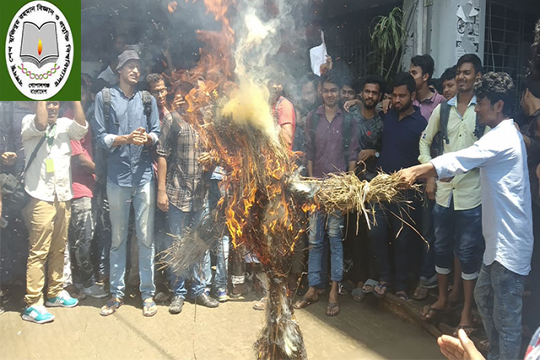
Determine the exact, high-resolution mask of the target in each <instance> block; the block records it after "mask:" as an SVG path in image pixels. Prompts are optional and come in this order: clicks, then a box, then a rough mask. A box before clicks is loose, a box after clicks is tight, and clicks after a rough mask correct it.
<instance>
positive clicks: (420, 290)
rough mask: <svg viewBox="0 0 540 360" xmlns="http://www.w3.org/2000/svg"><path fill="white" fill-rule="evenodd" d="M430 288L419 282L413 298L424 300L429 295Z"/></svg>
mask: <svg viewBox="0 0 540 360" xmlns="http://www.w3.org/2000/svg"><path fill="white" fill-rule="evenodd" d="M428 294H429V289H428V288H425V287H423V286H422V285H420V284H418V286H417V287H416V289H415V290H414V295H413V299H414V300H424V299H425V298H427V297H428Z"/></svg>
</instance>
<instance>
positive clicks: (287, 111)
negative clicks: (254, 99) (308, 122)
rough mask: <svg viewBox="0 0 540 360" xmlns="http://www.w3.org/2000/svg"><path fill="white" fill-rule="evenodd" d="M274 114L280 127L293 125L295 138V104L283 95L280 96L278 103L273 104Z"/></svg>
mask: <svg viewBox="0 0 540 360" xmlns="http://www.w3.org/2000/svg"><path fill="white" fill-rule="evenodd" d="M272 115H273V116H274V119H276V121H277V123H278V125H279V126H280V127H283V126H284V125H287V124H291V125H292V127H293V130H292V139H291V140H294V132H295V129H296V112H295V111H294V106H293V104H292V103H291V102H290V101H289V100H287V99H286V98H284V97H283V96H280V97H279V99H278V101H277V103H276V104H275V105H274V106H272ZM291 148H292V144H291Z"/></svg>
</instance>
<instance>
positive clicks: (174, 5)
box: [167, 1, 178, 14]
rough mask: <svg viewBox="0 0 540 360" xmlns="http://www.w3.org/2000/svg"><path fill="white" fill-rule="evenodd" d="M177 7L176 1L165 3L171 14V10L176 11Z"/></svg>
mask: <svg viewBox="0 0 540 360" xmlns="http://www.w3.org/2000/svg"><path fill="white" fill-rule="evenodd" d="M177 8H178V3H177V2H176V1H171V2H169V3H168V4H167V10H169V12H170V13H171V14H172V13H173V12H175V11H176V9H177Z"/></svg>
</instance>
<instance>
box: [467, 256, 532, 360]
mask: <svg viewBox="0 0 540 360" xmlns="http://www.w3.org/2000/svg"><path fill="white" fill-rule="evenodd" d="M524 287H525V276H522V275H518V274H516V273H514V272H512V271H510V270H508V269H506V268H505V267H504V266H502V265H501V264H499V263H498V262H497V261H495V262H493V263H492V264H491V265H485V264H484V265H482V269H481V270H480V276H479V277H478V281H477V283H476V287H475V289H474V299H475V300H476V304H477V305H478V312H479V313H480V316H481V317H482V322H483V324H484V328H485V330H486V334H487V337H488V340H489V342H490V344H491V347H490V349H489V352H488V360H495V359H505V360H506V359H508V360H511V359H518V357H519V350H520V348H521V308H522V305H523V301H522V294H523V289H524Z"/></svg>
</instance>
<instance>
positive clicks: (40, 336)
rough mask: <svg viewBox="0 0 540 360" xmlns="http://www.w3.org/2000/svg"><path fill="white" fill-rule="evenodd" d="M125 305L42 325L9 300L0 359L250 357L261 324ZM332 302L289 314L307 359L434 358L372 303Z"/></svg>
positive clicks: (79, 310) (434, 350)
mask: <svg viewBox="0 0 540 360" xmlns="http://www.w3.org/2000/svg"><path fill="white" fill-rule="evenodd" d="M129 300H130V301H128V304H126V305H125V306H123V307H121V308H120V309H119V310H118V312H117V313H116V314H114V315H112V316H110V317H102V316H100V315H99V308H100V307H101V305H103V304H104V303H105V300H95V299H89V300H84V301H83V302H82V303H81V305H80V306H78V307H76V308H73V309H58V308H53V309H52V310H51V312H52V313H53V314H54V315H55V316H56V320H55V321H54V322H53V323H51V324H46V325H36V324H32V323H28V322H24V321H22V320H21V318H20V313H19V312H17V309H18V308H19V303H16V304H14V303H13V302H15V300H11V306H7V309H6V312H5V313H4V314H2V315H0V359H2V360H3V359H54V360H62V359H115V360H123V359H144V360H150V359H196V360H206V359H250V360H252V359H255V355H254V352H253V350H252V345H253V343H254V342H255V339H256V337H257V334H258V333H259V330H260V329H261V327H262V324H263V318H264V316H263V312H257V311H255V310H253V309H252V308H251V307H252V305H253V303H254V300H255V299H253V300H252V301H245V302H227V303H224V304H221V305H220V307H219V308H217V309H207V308H204V307H201V306H195V305H193V304H190V303H186V305H185V306H184V311H183V312H182V313H181V314H180V315H175V316H172V315H170V314H169V313H168V311H167V307H166V306H159V310H158V313H157V314H156V316H155V317H153V318H145V317H143V316H142V310H141V308H140V305H139V301H138V300H136V299H129ZM340 300H341V303H342V309H341V314H340V315H339V316H338V317H335V318H328V317H327V316H326V315H325V307H326V303H325V302H324V301H322V299H321V301H320V302H319V303H317V304H314V305H312V306H310V307H309V308H307V309H304V310H300V311H297V312H296V314H297V317H298V321H299V322H300V327H301V329H302V331H303V334H304V340H305V343H306V349H307V353H308V358H309V359H332V360H336V359H441V358H442V355H441V354H440V352H439V350H438V346H437V343H436V340H435V339H434V338H433V337H432V336H431V335H429V334H428V333H427V332H425V331H424V330H422V329H420V328H417V327H415V326H413V325H411V324H408V323H405V322H403V321H401V320H399V319H398V318H397V317H395V316H393V315H391V314H388V313H384V312H381V311H379V310H378V308H377V303H376V301H375V299H374V298H373V297H368V298H367V299H366V301H365V302H364V303H362V304H357V303H355V302H354V301H352V300H350V299H349V298H345V297H340ZM21 306H22V304H21Z"/></svg>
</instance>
